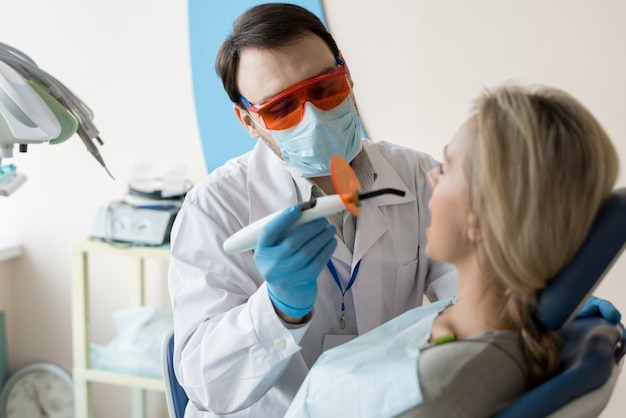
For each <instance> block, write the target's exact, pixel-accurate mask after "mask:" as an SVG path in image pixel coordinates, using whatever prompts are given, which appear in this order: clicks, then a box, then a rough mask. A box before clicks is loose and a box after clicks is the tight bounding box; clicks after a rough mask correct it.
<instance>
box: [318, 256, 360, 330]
mask: <svg viewBox="0 0 626 418" xmlns="http://www.w3.org/2000/svg"><path fill="white" fill-rule="evenodd" d="M326 265H327V266H328V270H330V274H331V275H332V276H333V279H335V283H337V287H338V288H339V291H340V292H341V316H340V317H339V326H340V327H341V329H345V328H346V317H345V311H346V305H345V303H344V297H345V296H346V293H347V292H348V290H350V288H351V287H352V285H353V284H354V280H355V279H356V275H357V274H358V273H359V266H360V265H361V260H359V262H358V263H356V266H354V271H353V272H352V276H351V277H350V281H349V282H348V286H347V287H346V290H343V286H342V285H341V280H339V275H338V274H337V270H336V269H335V265H334V264H333V262H332V261H331V260H328V263H327V264H326Z"/></svg>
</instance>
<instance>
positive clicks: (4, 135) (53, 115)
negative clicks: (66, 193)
mask: <svg viewBox="0 0 626 418" xmlns="http://www.w3.org/2000/svg"><path fill="white" fill-rule="evenodd" d="M92 118H93V114H92V113H91V110H90V109H89V108H88V107H87V106H86V105H85V104H84V103H83V102H82V101H81V100H80V99H78V98H77V97H76V96H75V95H74V93H72V92H71V91H70V90H69V89H68V88H67V87H65V86H64V85H63V84H62V83H60V82H59V81H58V80H57V79H55V78H54V77H52V76H51V75H50V74H48V73H46V72H45V71H43V70H41V69H40V68H39V67H38V66H37V65H36V64H35V62H34V61H33V60H32V59H30V58H29V57H28V56H27V55H25V54H24V53H22V52H20V51H18V50H17V49H15V48H13V47H11V46H9V45H6V44H3V43H0V196H9V195H10V194H11V193H13V192H14V191H15V190H16V189H17V188H18V187H20V186H21V185H22V184H23V183H24V182H25V181H26V176H24V175H23V174H21V173H19V172H18V171H17V169H16V167H15V165H13V164H5V165H3V164H2V160H3V159H6V158H11V157H13V147H14V146H15V145H16V144H17V145H18V146H19V151H20V152H26V151H27V149H28V145H30V144H40V143H44V142H48V143H50V144H58V143H61V142H63V141H65V140H67V139H69V138H70V137H71V136H72V135H73V134H74V133H77V134H78V136H79V137H80V138H81V140H82V141H83V143H84V144H85V146H86V147H87V150H88V151H89V153H91V155H93V156H94V158H95V159H96V160H97V161H98V162H99V163H100V165H102V167H104V169H105V170H106V171H107V173H108V174H109V176H111V178H113V176H112V175H111V173H110V172H109V170H108V168H107V167H106V165H105V163H104V160H103V159H102V156H101V155H100V152H99V151H98V149H97V148H96V145H95V143H94V139H95V140H96V141H97V142H98V143H99V144H100V145H103V142H102V140H101V139H100V137H99V132H98V130H97V129H96V127H95V125H94V124H93V122H92Z"/></svg>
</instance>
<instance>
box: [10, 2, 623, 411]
mask: <svg viewBox="0 0 626 418" xmlns="http://www.w3.org/2000/svg"><path fill="white" fill-rule="evenodd" d="M207 1H211V0H207ZM325 9H326V16H327V21H328V23H329V26H330V28H331V31H332V32H333V33H334V34H335V37H336V38H337V41H338V43H339V45H340V48H341V49H342V50H343V52H344V55H345V57H346V59H347V60H348V63H349V65H350V68H351V71H352V75H353V78H354V80H355V82H356V92H357V98H358V100H359V105H360V109H361V112H362V115H363V119H364V121H365V124H366V127H367V130H368V132H369V134H370V136H371V137H372V138H374V139H388V140H391V141H395V142H398V143H402V144H405V145H409V146H412V147H416V148H419V149H422V150H425V151H427V152H430V153H432V154H433V155H435V156H436V157H440V155H441V149H442V147H443V145H444V144H445V142H446V141H448V140H449V138H451V136H452V134H453V133H454V131H455V130H456V129H457V127H458V126H459V125H460V123H461V122H462V121H463V120H464V118H465V117H466V116H467V113H468V110H469V105H470V101H471V99H472V98H473V97H474V96H475V95H476V94H477V93H478V92H479V91H480V90H481V89H482V88H483V87H484V86H491V85H493V84H494V83H498V82H500V81H503V80H508V79H518V80H521V81H525V82H533V83H535V82H538V83H547V84H552V85H555V86H558V87H561V88H564V89H565V90H567V91H569V92H570V93H572V94H574V95H575V96H576V97H578V98H579V99H580V100H581V101H582V102H583V103H585V104H586V105H587V106H588V107H589V108H590V110H591V111H592V112H593V113H594V114H595V115H596V116H597V117H598V119H599V120H600V121H601V122H602V123H603V125H604V126H605V128H606V129H607V131H608V132H609V134H610V135H611V136H612V137H613V139H614V141H615V143H616V145H617V147H618V149H619V152H620V156H621V159H622V164H623V165H625V166H626V126H624V125H623V123H622V120H621V119H620V117H621V113H622V112H623V109H624V108H626V103H625V102H626V78H624V77H623V74H626V48H624V47H623V39H626V26H624V25H623V23H622V21H623V16H626V3H624V2H622V1H621V0H598V1H595V2H587V1H582V0H579V1H571V0H550V1H545V0H525V1H523V2H522V1H517V2H502V1H498V0H475V1H473V2H466V1H464V0H438V1H425V0H424V1H415V0H393V1H391V2H381V1H378V0H341V1H332V2H331V1H326V2H325ZM186 23H187V15H186V2H184V1H178V2H172V1H167V0H156V1H155V0H153V1H147V0H133V1H121V0H115V1H108V2H95V1H84V0H83V1H79V0H57V1H55V2H49V1H46V0H4V1H3V2H2V3H0V42H4V43H7V44H9V45H12V46H14V47H16V48H18V49H20V50H22V51H23V52H25V53H27V54H28V55H30V56H31V58H33V59H34V60H35V61H36V62H37V63H38V64H39V65H40V66H41V68H43V69H44V70H46V71H48V72H49V73H51V74H52V75H54V76H56V77H57V78H58V79H59V80H61V81H62V82H64V83H65V84H66V85H67V86H68V87H69V88H70V89H72V90H73V91H74V93H76V94H77V95H78V96H79V97H81V98H82V99H83V100H84V102H85V103H86V104H87V105H88V106H89V107H91V109H92V110H93V111H94V114H95V118H94V121H95V123H96V126H97V127H98V128H99V129H100V131H101V134H102V138H103V140H104V141H105V146H104V147H101V148H100V149H101V152H102V155H103V157H104V159H105V161H106V163H107V165H108V166H109V168H110V170H111V172H112V173H113V174H114V175H115V176H116V178H117V181H112V180H111V179H109V178H108V176H107V175H106V173H105V172H104V170H103V169H102V168H101V167H99V165H98V164H97V163H96V161H95V160H94V159H93V158H92V157H91V156H90V155H89V154H88V153H87V152H86V150H85V148H84V146H83V145H82V144H81V143H80V140H79V138H78V137H77V136H74V137H72V138H71V139H70V140H69V141H68V142H66V143H65V144H61V145H55V146H48V145H40V146H33V147H31V149H30V150H29V152H28V154H26V155H17V157H16V158H15V159H14V160H13V162H14V163H15V164H17V165H18V168H19V169H20V170H21V171H23V172H24V173H26V174H27V176H28V177H29V181H28V182H27V183H26V184H25V185H24V186H23V187H22V188H21V189H20V190H18V191H17V192H16V193H15V194H14V195H13V196H11V197H10V198H8V199H7V198H0V199H1V200H0V214H1V215H2V216H1V217H0V238H4V239H17V240H19V241H21V242H22V244H23V246H24V250H25V255H24V256H22V257H21V258H20V259H18V260H15V261H12V265H11V268H10V269H8V271H10V272H11V273H12V276H13V277H10V278H9V279H10V284H7V280H5V277H2V280H0V291H3V292H10V293H11V303H10V306H8V307H7V306H2V308H4V309H7V321H8V328H9V329H8V332H9V335H8V337H9V350H10V364H11V367H12V368H13V369H15V368H17V367H19V366H22V365H24V364H26V363H28V362H30V361H35V360H40V359H42V360H48V361H54V362H56V363H59V364H61V365H62V366H63V367H65V368H66V369H68V370H69V369H71V359H72V353H71V343H70V339H71V323H70V249H71V245H72V243H73V242H75V241H77V240H81V239H83V238H85V237H86V236H87V235H88V233H89V229H90V226H91V222H92V221H93V217H94V215H95V213H96V209H97V208H98V206H100V205H104V204H107V203H109V202H111V201H113V200H116V199H119V198H121V197H122V196H123V194H124V191H125V190H126V184H127V181H128V171H129V167H130V165H131V164H132V162H133V161H153V162H156V163H159V164H165V163H183V164H186V165H187V168H188V172H189V175H190V178H191V180H192V181H194V182H195V181H198V180H199V179H200V178H201V177H202V176H203V175H204V174H205V169H204V163H203V159H202V156H201V152H202V151H201V147H200V142H199V140H198V133H197V130H196V122H195V113H194V109H193V97H192V90H191V74H190V69H189V57H188V44H187V26H186ZM625 173H626V167H625V168H624V169H623V170H622V175H621V177H620V185H621V186H624V185H626V176H625ZM124 267H125V266H124V265H123V263H121V262H117V261H115V260H114V259H112V260H109V259H106V260H102V261H101V262H100V263H99V264H98V268H97V269H96V271H95V272H94V276H93V277H94V281H95V282H96V283H98V284H97V285H95V287H96V288H95V289H93V291H94V292H95V295H96V298H95V299H96V300H95V301H94V307H93V314H92V326H93V328H94V332H93V334H94V335H93V338H94V341H96V342H98V343H106V342H107V341H108V340H109V339H110V338H112V337H113V336H114V330H113V323H112V318H111V316H110V315H111V310H112V309H117V308H119V307H121V306H122V305H123V301H120V297H119V295H120V293H121V292H120V286H119V285H116V283H119V279H120V277H122V275H123V274H124V272H125V270H124ZM155 269H156V271H157V273H155V276H158V279H162V280H163V281H162V282H161V284H162V283H164V280H165V272H164V267H163V266H157V267H155ZM5 271H7V269H6V268H3V269H0V274H2V275H5ZM624 273H626V257H622V260H620V262H619V263H618V264H617V265H616V266H615V267H614V269H613V271H612V272H611V274H610V275H609V277H607V279H606V280H605V282H604V283H603V285H602V286H601V288H600V289H599V291H598V294H599V295H600V296H603V297H606V298H609V299H611V300H612V301H613V302H614V303H615V304H616V305H617V306H618V308H620V309H621V310H622V311H623V312H626V285H624V284H623V283H620V278H621V277H623V276H624ZM165 292H166V289H165V288H164V287H163V286H156V289H155V290H154V295H153V300H154V301H155V303H158V304H164V303H166V301H167V295H166V293H165ZM3 300H4V299H3ZM96 391H97V394H96V399H95V403H96V405H95V406H96V409H97V413H96V417H103V418H107V417H122V416H128V413H127V412H126V411H127V409H126V407H127V403H128V400H127V398H126V397H125V394H124V392H120V391H118V390H113V389H110V388H104V387H100V386H98V387H97V388H96ZM625 395H626V385H625V382H624V379H622V380H621V381H620V386H619V387H618V389H617V392H616V393H615V394H614V396H613V399H612V401H611V403H610V404H609V407H608V409H607V410H606V411H605V413H604V414H603V417H604V418H607V417H617V416H620V413H619V412H618V411H623V409H624V407H625V406H626V401H620V400H619V399H618V398H624V397H625ZM154 402H155V404H157V407H161V408H162V404H160V403H159V402H160V400H155V401H154ZM158 415H159V414H156V413H155V414H153V415H151V416H158ZM160 415H161V416H164V415H163V413H162V412H161V413H160Z"/></svg>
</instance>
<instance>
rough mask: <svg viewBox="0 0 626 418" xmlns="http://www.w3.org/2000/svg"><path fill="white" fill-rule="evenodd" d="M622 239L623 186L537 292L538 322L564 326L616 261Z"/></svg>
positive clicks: (625, 231)
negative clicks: (574, 250)
mask: <svg viewBox="0 0 626 418" xmlns="http://www.w3.org/2000/svg"><path fill="white" fill-rule="evenodd" d="M581 198H582V199H584V197H581ZM625 242H626V188H620V189H617V190H615V191H614V192H613V193H612V194H611V196H610V198H609V200H608V201H607V203H606V204H605V205H604V206H603V207H602V209H601V210H600V211H599V213H598V216H597V217H596V219H595V221H594V223H593V225H592V227H591V230H590V231H589V235H587V238H586V239H585V241H584V242H583V244H582V246H581V247H580V249H579V250H578V252H577V253H576V255H575V256H574V258H573V259H572V260H571V261H570V263H569V264H568V265H566V266H565V268H563V270H561V272H559V273H558V274H557V275H556V276H555V277H554V278H553V279H552V280H550V282H549V283H548V285H547V286H546V287H545V288H544V289H543V290H542V291H541V292H540V294H539V299H538V306H537V311H536V312H535V316H536V318H537V319H538V320H539V321H540V323H542V324H543V325H544V326H545V327H546V328H547V329H549V330H559V329H561V328H562V327H563V326H565V325H567V324H568V323H569V322H570V321H571V320H572V319H573V318H574V317H575V316H576V314H577V312H578V310H579V308H580V307H581V306H582V305H583V304H584V302H585V301H586V299H587V297H588V296H589V295H591V293H592V292H593V291H594V289H595V288H596V286H597V285H598V284H599V283H600V282H601V281H602V278H603V277H604V275H605V274H606V273H607V272H608V271H609V269H610V267H611V266H612V264H613V262H614V261H615V260H617V258H618V257H619V255H620V253H621V252H622V250H623V248H624V243H625Z"/></svg>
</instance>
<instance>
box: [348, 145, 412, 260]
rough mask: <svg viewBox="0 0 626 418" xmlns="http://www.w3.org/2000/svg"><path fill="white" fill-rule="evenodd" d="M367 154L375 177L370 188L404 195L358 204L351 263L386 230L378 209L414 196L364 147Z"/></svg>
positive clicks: (376, 155)
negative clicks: (386, 189)
mask: <svg viewBox="0 0 626 418" xmlns="http://www.w3.org/2000/svg"><path fill="white" fill-rule="evenodd" d="M368 155H369V157H370V161H371V162H372V164H373V166H374V169H375V171H376V173H377V174H378V177H377V178H376V180H375V181H374V183H373V185H372V190H380V189H385V188H393V189H398V190H402V191H404V192H405V195H404V196H397V195H392V194H386V195H381V196H378V197H375V198H372V199H368V200H364V201H363V202H361V212H360V213H359V216H358V218H357V231H356V237H355V243H354V259H355V261H354V263H355V264H356V262H358V261H359V260H360V259H361V258H363V256H364V255H365V254H366V253H367V251H369V249H370V248H371V247H372V245H374V243H375V242H376V240H378V239H379V238H380V237H381V236H382V235H383V234H384V233H385V232H386V231H387V230H388V229H389V220H388V219H387V217H386V215H385V214H384V213H383V210H382V208H383V207H385V206H389V205H399V204H402V203H409V202H414V201H415V200H416V197H415V195H414V194H413V193H412V192H411V191H409V190H408V189H407V187H406V185H405V184H404V182H403V181H402V179H401V178H400V177H399V176H398V174H397V173H396V171H395V169H394V168H393V167H392V166H391V165H390V164H389V162H388V161H387V160H385V159H384V158H383V157H382V156H381V155H380V154H378V153H377V152H376V151H374V150H373V149H372V148H368ZM414 227H415V225H407V228H414Z"/></svg>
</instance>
